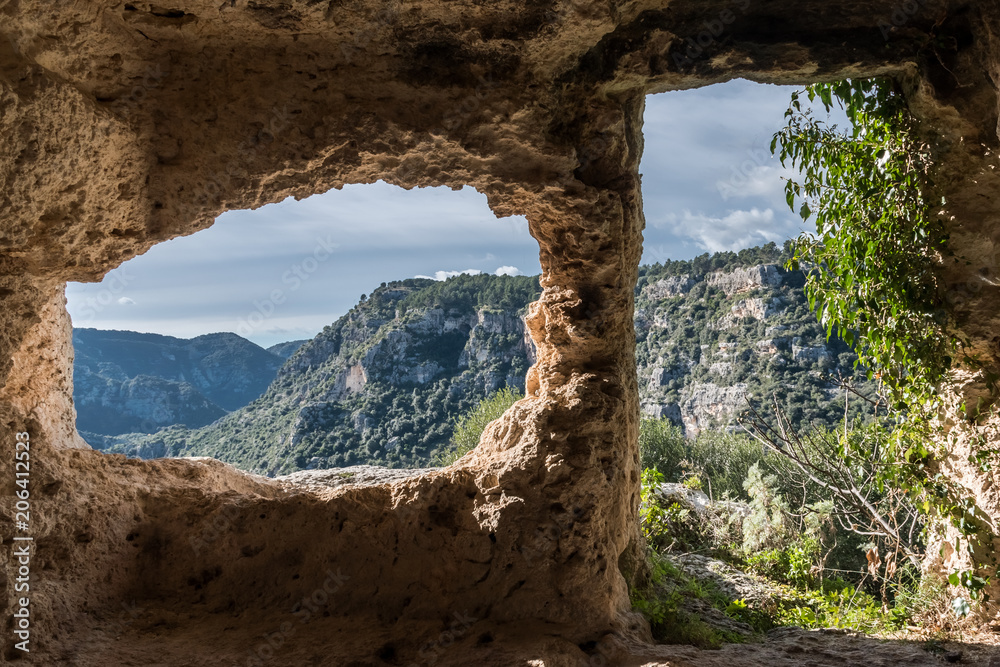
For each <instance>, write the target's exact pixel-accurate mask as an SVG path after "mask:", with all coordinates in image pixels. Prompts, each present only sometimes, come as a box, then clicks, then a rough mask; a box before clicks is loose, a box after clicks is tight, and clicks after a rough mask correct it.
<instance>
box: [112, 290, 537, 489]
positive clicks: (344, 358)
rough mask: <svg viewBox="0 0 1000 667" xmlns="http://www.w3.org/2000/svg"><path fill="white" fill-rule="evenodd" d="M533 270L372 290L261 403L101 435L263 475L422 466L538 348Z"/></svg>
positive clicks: (126, 449)
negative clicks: (532, 318)
mask: <svg viewBox="0 0 1000 667" xmlns="http://www.w3.org/2000/svg"><path fill="white" fill-rule="evenodd" d="M538 290H539V288H538V283H537V278H529V277H516V278H515V277H509V276H459V277H456V278H452V279H450V280H449V281H447V282H446V283H435V282H434V281H430V280H406V281H401V282H396V283H390V284H389V285H386V286H385V287H381V288H379V289H377V290H375V291H374V292H373V293H372V295H371V296H370V297H369V298H368V299H366V300H365V301H363V302H362V303H360V304H358V305H357V306H356V307H355V308H354V309H352V310H351V311H350V312H349V313H348V314H347V315H345V316H343V317H341V318H340V319H339V320H338V321H337V322H335V323H333V324H332V325H330V326H328V327H326V328H325V329H324V330H323V331H322V332H321V333H320V334H319V335H317V336H316V338H314V339H313V340H311V341H309V342H308V343H306V344H304V345H302V346H301V347H300V348H299V349H298V350H297V351H296V352H295V354H293V355H292V356H291V358H290V359H289V360H288V362H287V363H286V364H285V365H284V366H283V367H282V368H281V370H280V371H279V372H278V374H277V377H276V378H275V380H274V382H273V383H272V384H271V386H270V387H269V388H268V390H267V392H266V393H265V394H264V395H263V396H262V397H261V398H260V399H259V400H257V401H254V402H253V403H252V404H250V405H248V406H247V407H245V408H243V409H242V410H239V411H237V412H235V413H234V414H232V415H229V416H227V417H225V418H224V419H221V420H220V421H218V422H216V423H214V424H211V425H210V426H207V427H205V428H202V429H199V430H195V431H191V430H188V429H184V428H171V429H167V430H165V431H163V432H160V433H157V434H154V435H150V436H146V437H135V436H126V437H120V438H110V439H104V440H103V441H102V442H101V443H100V446H101V448H103V449H106V450H108V451H113V452H123V453H127V454H129V455H133V456H135V455H138V456H142V455H147V454H150V453H155V454H157V455H161V456H162V455H164V453H166V455H173V456H178V455H184V456H190V455H199V456H201V455H210V456H215V457H217V458H220V459H222V460H225V461H228V462H230V463H234V464H236V465H239V466H241V467H243V468H245V469H248V470H253V471H256V472H263V473H267V474H270V475H273V474H276V473H283V472H291V471H293V470H301V469H315V468H326V467H337V466H342V465H352V464H357V463H379V464H383V465H384V464H390V465H397V466H399V465H410V466H412V465H421V464H426V463H428V462H430V461H431V460H432V458H433V455H434V453H435V451H436V450H438V449H439V448H441V447H444V446H446V445H447V444H448V443H449V440H450V435H451V429H452V419H453V418H454V417H456V416H458V415H459V414H460V413H461V412H463V411H465V410H467V409H468V408H469V407H471V406H472V405H474V404H475V403H476V402H477V401H478V400H480V399H482V398H484V397H485V396H487V395H489V394H490V393H492V392H494V391H496V390H497V389H499V388H501V387H505V386H509V387H514V388H517V389H518V390H520V391H523V390H524V382H525V374H526V372H527V369H528V366H529V365H530V361H529V360H530V359H531V358H532V356H533V354H534V350H533V344H531V343H530V339H526V335H525V331H526V330H525V325H524V311H525V309H526V308H527V305H528V303H530V302H531V301H532V300H533V299H534V298H535V297H536V296H537V294H538Z"/></svg>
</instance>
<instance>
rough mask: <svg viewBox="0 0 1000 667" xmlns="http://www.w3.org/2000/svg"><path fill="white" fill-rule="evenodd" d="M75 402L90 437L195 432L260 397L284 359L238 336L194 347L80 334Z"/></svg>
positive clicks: (162, 339) (127, 334)
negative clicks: (175, 429)
mask: <svg viewBox="0 0 1000 667" xmlns="http://www.w3.org/2000/svg"><path fill="white" fill-rule="evenodd" d="M73 349H74V352H75V358H74V363H73V402H74V404H75V406H76V411H77V427H78V428H79V429H80V430H81V431H86V432H87V433H88V434H91V435H88V436H87V437H88V438H90V441H91V444H95V443H96V442H97V441H96V439H95V438H94V437H92V436H100V435H117V434H121V433H135V432H139V433H151V432H153V431H156V430H158V429H159V428H162V427H164V426H170V425H173V424H186V425H187V426H189V427H192V428H196V427H198V426H203V425H205V424H209V423H211V422H213V421H215V420H216V419H218V418H219V417H222V416H223V415H225V414H226V413H227V412H229V411H232V410H236V409H238V408H241V407H243V406H244V405H246V404H247V403H249V402H250V401H252V400H254V399H255V398H257V397H258V396H260V395H261V394H262V393H263V392H264V390H265V389H267V387H268V385H270V384H271V381H272V380H273V379H274V377H275V375H276V374H277V372H278V369H279V368H280V367H281V364H282V363H283V359H281V358H280V357H278V356H276V355H273V354H271V353H269V352H267V351H266V350H264V349H262V348H261V347H259V346H257V345H254V344H253V343H251V342H250V341H248V340H246V339H244V338H241V337H240V336H237V335H236V334H229V333H219V334H209V335H205V336H198V337H197V338H192V339H190V340H186V339H181V338H173V337H171V336H160V335H158V334H141V333H136V332H132V331H100V330H97V329H75V330H74V332H73Z"/></svg>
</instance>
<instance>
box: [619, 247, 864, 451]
mask: <svg viewBox="0 0 1000 667" xmlns="http://www.w3.org/2000/svg"><path fill="white" fill-rule="evenodd" d="M745 252H747V253H750V254H753V255H754V257H755V258H756V259H764V260H765V261H769V262H770V263H762V264H753V265H751V266H741V265H740V264H741V262H739V261H734V260H736V258H735V256H733V258H732V259H727V258H726V256H725V255H716V256H713V257H711V258H707V259H705V260H704V261H705V262H709V263H711V264H720V263H723V262H728V263H729V264H730V266H729V267H727V268H726V269H724V270H718V269H717V270H711V271H706V272H704V273H702V274H695V273H692V268H693V265H695V264H696V263H697V262H691V263H687V262H671V263H669V264H668V265H667V266H659V265H655V266H652V267H640V279H639V285H640V287H639V289H638V290H637V296H636V315H635V328H636V338H637V345H636V360H637V363H638V375H639V397H640V403H641V406H642V410H643V412H644V413H645V414H647V415H650V416H653V417H666V418H669V419H671V420H672V421H674V422H676V423H678V424H680V425H682V426H683V427H684V431H685V433H686V434H687V435H688V436H695V435H697V434H698V433H700V432H701V431H702V430H704V429H706V428H723V429H725V428H730V427H732V425H733V421H734V419H735V418H736V417H737V416H738V415H739V414H740V413H741V412H743V411H744V410H746V408H747V405H748V401H754V402H755V403H756V404H757V405H760V404H761V403H770V402H771V401H772V399H776V400H777V401H778V404H779V405H780V406H781V407H782V408H783V409H784V410H785V411H786V413H787V414H788V415H789V417H791V419H792V420H793V423H794V424H795V425H797V426H803V425H809V424H812V423H814V422H819V423H822V424H826V425H832V424H834V423H836V422H837V421H838V420H839V419H840V418H842V417H843V414H844V403H843V397H842V396H839V395H838V394H837V392H836V391H833V390H832V389H831V386H832V385H831V384H830V382H829V381H828V379H827V378H829V377H830V376H834V377H835V376H838V375H842V376H844V377H847V378H853V379H854V380H855V381H856V382H859V383H861V384H862V385H863V384H864V381H863V378H862V377H860V374H859V373H858V371H857V370H856V369H855V368H854V366H853V364H854V361H855V360H856V357H855V355H853V354H852V353H851V352H850V350H849V349H848V348H847V347H846V346H845V345H844V344H843V343H841V342H840V341H838V340H837V339H836V338H834V339H832V340H829V341H828V340H827V339H826V335H825V332H824V331H823V329H822V327H821V326H819V324H818V323H817V322H816V318H815V316H814V315H813V314H812V312H811V311H810V310H809V308H808V303H807V301H806V298H805V294H804V292H803V289H802V288H803V285H804V277H803V275H802V273H800V272H798V271H794V272H788V271H785V270H784V269H783V268H781V266H780V265H779V263H780V261H781V260H782V254H781V252H780V251H779V250H778V249H777V248H776V247H774V246H773V245H772V246H768V247H765V248H757V249H752V250H749V251H745ZM679 283H680V284H683V285H684V289H683V290H674V291H670V292H665V291H664V285H666V284H674V285H676V284H679Z"/></svg>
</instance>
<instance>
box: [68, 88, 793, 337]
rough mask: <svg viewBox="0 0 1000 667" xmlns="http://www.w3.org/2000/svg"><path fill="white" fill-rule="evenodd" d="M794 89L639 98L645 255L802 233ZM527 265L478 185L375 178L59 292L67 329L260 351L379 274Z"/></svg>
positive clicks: (313, 326)
mask: <svg viewBox="0 0 1000 667" xmlns="http://www.w3.org/2000/svg"><path fill="white" fill-rule="evenodd" d="M792 90H793V89H792V88H788V87H779V86H770V85H760V84H753V83H749V82H746V81H733V82H730V83H727V84H721V85H717V86H711V87H709V88H704V89H700V90H694V91H685V92H675V93H664V94H661V95H654V96H651V97H650V98H649V99H648V100H647V103H646V117H645V140H646V142H645V155H644V157H643V161H642V174H643V180H642V184H643V198H644V206H645V213H646V226H647V229H646V242H645V252H644V255H643V261H644V262H646V263H651V262H656V261H662V260H664V259H688V258H691V257H694V256H695V255H699V254H701V253H704V252H716V251H720V250H738V249H740V248H745V247H749V246H754V245H760V244H762V243H766V242H768V241H776V242H779V243H780V242H782V241H784V240H785V239H787V238H791V237H793V236H796V235H798V233H799V231H800V230H801V228H802V222H801V220H800V219H799V218H798V216H795V215H793V214H792V213H791V211H789V210H788V208H787V207H786V205H785V202H784V193H783V182H782V180H781V176H782V175H783V174H784V172H783V171H782V169H781V167H780V165H779V164H778V162H777V160H774V159H772V158H771V157H770V153H769V151H768V145H769V143H770V141H771V136H772V135H773V134H774V132H775V131H776V130H777V129H778V128H779V127H781V125H782V115H783V113H784V111H785V108H786V107H787V105H788V99H789V95H790V93H791V91H792ZM539 270H540V269H539V264H538V246H537V244H536V243H535V241H534V239H532V238H531V236H530V235H529V234H528V226H527V223H526V221H525V220H524V219H522V218H506V219H501V220H498V219H496V218H495V217H494V216H493V214H492V213H491V212H490V210H489V208H488V207H487V205H486V198H485V197H484V196H482V195H480V194H479V193H477V192H475V191H474V190H471V189H469V188H465V189H464V190H461V191H458V192H456V191H452V190H449V189H447V188H434V189H424V190H411V191H409V192H407V191H405V190H402V189H400V188H396V187H394V186H390V185H386V184H384V183H376V184H374V185H363V186H347V187H345V188H344V189H343V190H340V191H336V190H334V191H331V192H328V193H326V194H322V195H315V196H313V197H310V198H308V199H305V200H303V201H299V202H296V201H294V200H291V199H289V200H286V201H284V202H281V203H278V204H271V205H269V206H265V207H263V208H261V209H258V210H256V211H232V212H228V213H225V214H223V215H222V216H220V217H219V218H218V220H217V221H216V223H215V225H214V226H212V227H211V228H210V229H207V230H204V231H201V232H198V233H196V234H194V235H192V236H187V237H184V238H178V239H174V240H172V241H169V242H167V243H162V244H160V245H158V246H155V247H153V248H152V249H151V250H150V251H149V252H147V253H146V254H145V255H142V256H140V257H136V258H135V259H132V260H131V261H129V262H127V263H125V264H123V265H122V266H121V267H120V268H118V269H117V270H115V271H113V272H112V273H110V274H109V275H108V276H106V277H105V279H104V281H103V282H102V283H100V284H81V283H70V284H69V286H68V287H67V290H66V292H67V298H68V301H69V312H70V315H71V316H72V317H73V324H74V326H77V327H95V328H99V329H130V330H133V331H145V332H155V333H162V334H168V335H172V336H180V337H184V338H188V337H192V336H197V335H200V334H204V333H211V332H215V331H235V332H237V333H239V334H240V335H242V336H244V337H246V338H249V339H250V340H252V341H254V342H256V343H258V344H260V345H264V346H268V345H272V344H274V343H278V342H282V341H286V340H293V339H299V338H310V337H312V336H313V335H315V334H316V333H317V332H318V331H319V330H320V329H322V328H323V326H325V325H327V324H329V323H331V322H333V321H334V320H335V319H336V318H337V317H339V316H340V315H342V314H343V313H345V312H346V311H347V310H348V309H350V307H351V306H352V305H354V304H355V303H356V302H357V300H358V297H360V296H361V295H362V294H366V293H370V292H371V291H372V289H373V288H375V287H378V285H379V284H380V283H382V282H383V281H389V280H397V279H402V278H412V277H414V276H429V277H434V278H438V279H443V278H444V277H447V276H448V275H454V273H455V272H461V271H481V272H487V273H506V274H515V275H516V274H518V273H521V274H526V275H532V274H536V273H538V272H539Z"/></svg>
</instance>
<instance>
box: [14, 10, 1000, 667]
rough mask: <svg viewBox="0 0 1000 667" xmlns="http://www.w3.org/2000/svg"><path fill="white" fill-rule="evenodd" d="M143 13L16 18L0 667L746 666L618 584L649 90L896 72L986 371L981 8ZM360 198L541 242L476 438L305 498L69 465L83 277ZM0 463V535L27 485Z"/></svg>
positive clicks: (84, 459) (985, 48)
mask: <svg viewBox="0 0 1000 667" xmlns="http://www.w3.org/2000/svg"><path fill="white" fill-rule="evenodd" d="M158 3H165V4H152V3H149V2H144V1H140V0H133V1H131V2H121V1H119V0H88V1H83V0H5V1H3V2H2V3H0V32H2V33H3V37H4V39H0V179H2V190H0V202H2V207H3V218H2V221H0V253H2V255H0V319H2V324H0V421H2V424H0V442H2V443H3V449H2V452H3V456H4V457H6V458H5V461H8V462H9V461H11V460H12V457H13V443H14V439H15V435H14V434H15V433H16V432H27V433H29V434H30V439H31V443H32V448H31V457H32V459H31V465H32V468H31V475H32V477H31V487H30V488H31V494H32V495H31V502H32V517H31V528H30V534H32V535H33V536H34V538H35V542H34V552H33V553H34V556H33V560H32V578H31V609H32V619H33V621H32V622H33V625H32V635H31V636H32V640H31V641H32V643H31V651H32V652H31V654H30V655H29V656H25V655H24V654H23V653H20V652H18V651H15V650H14V649H13V648H12V647H11V645H10V644H11V642H10V641H9V637H10V636H11V635H10V634H9V632H8V631H9V629H10V626H9V625H7V624H8V623H9V622H10V620H11V612H12V609H13V607H12V605H13V604H14V600H15V598H16V597H17V596H16V595H15V593H14V591H13V586H14V582H15V577H16V570H15V567H16V566H15V563H14V561H13V560H12V559H11V544H10V541H9V540H8V539H5V542H4V544H3V546H2V549H3V553H4V554H5V559H4V561H3V568H4V569H3V572H4V575H3V577H0V582H2V583H3V585H4V588H5V593H4V595H3V597H2V599H0V618H3V623H4V625H3V628H4V640H5V644H4V659H5V660H8V661H15V660H30V661H34V662H36V664H67V665H108V664H117V665H154V664H164V665H213V666H215V665H220V664H276V665H375V664H400V665H411V664H424V665H430V664H435V665H445V664H454V665H467V664H482V665H515V664H520V665H547V666H552V665H579V664H594V665H596V664H698V663H699V661H704V663H705V664H709V663H710V664H715V663H716V662H718V661H719V660H723V659H726V658H728V660H727V662H726V663H725V664H736V663H735V662H733V661H732V658H731V657H730V656H714V657H710V656H701V657H699V654H697V652H693V651H686V652H682V653H683V655H682V654H681V653H678V652H677V650H676V649H672V650H667V649H663V648H657V647H652V646H649V645H648V643H647V640H648V630H647V629H646V628H645V626H644V624H643V622H642V621H641V620H640V619H638V618H637V617H636V616H635V615H634V614H633V613H632V612H631V611H630V610H629V603H628V597H627V592H626V579H627V578H628V577H633V576H638V574H637V573H639V568H638V566H637V562H638V561H637V559H636V554H637V553H638V547H639V544H638V538H637V533H636V528H635V525H636V512H637V504H638V490H639V469H638V453H637V448H636V438H637V423H638V415H639V406H638V399H637V391H636V378H635V365H634V362H633V354H632V349H633V344H634V332H633V328H632V305H633V292H632V290H633V285H634V284H635V280H636V273H637V270H636V267H637V264H638V261H639V257H640V254H641V240H642V235H641V232H642V227H643V215H642V204H641V194H640V178H639V174H638V163H639V158H640V155H641V152H642V134H641V120H642V110H643V100H644V97H645V95H647V94H649V93H654V92H663V91H668V90H680V89H685V88H694V87H698V86H704V85H708V84H711V83H716V82H721V81H725V80H728V79H731V78H734V77H746V78H750V79H753V80H756V81H761V82H781V83H804V82H811V81H819V80H832V79H838V78H843V77H852V76H861V75H875V74H893V75H896V76H898V77H900V78H901V79H903V80H905V81H906V83H907V86H908V90H909V91H910V95H911V98H912V101H913V107H914V109H915V111H916V112H917V114H918V115H919V117H920V118H921V120H922V121H923V122H924V124H925V128H924V129H925V131H926V133H927V135H928V136H929V137H931V138H933V139H934V141H935V150H936V152H937V154H938V155H939V157H940V159H941V165H942V167H941V171H940V173H939V174H938V183H939V185H940V186H941V187H942V189H943V193H944V194H945V195H946V196H947V197H948V201H949V205H948V211H947V213H948V215H949V218H948V219H949V225H950V227H951V229H952V230H953V238H954V239H955V241H956V243H957V244H958V245H959V246H960V251H961V252H967V253H971V254H974V255H975V262H974V264H973V265H972V268H971V269H970V268H969V267H968V266H966V265H963V266H962V267H957V266H956V268H954V269H953V273H954V275H953V276H952V280H953V282H954V283H955V284H956V285H969V284H971V283H969V280H970V277H971V279H974V280H975V281H976V282H975V285H976V290H975V291H971V290H967V291H968V292H969V296H968V297H966V301H964V302H963V304H964V305H963V308H965V309H967V310H968V313H969V315H968V317H967V318H966V323H967V325H968V327H967V331H968V333H969V335H970V336H971V337H972V338H974V340H975V341H976V344H978V345H980V346H981V348H982V350H983V352H984V354H986V355H988V359H989V360H994V359H995V358H996V356H997V355H998V354H1000V348H998V346H997V343H996V338H995V335H996V334H995V332H996V329H997V321H996V317H997V312H1000V311H998V309H997V308H996V305H997V301H998V300H997V298H996V290H995V288H994V285H995V282H994V280H993V277H995V276H996V275H997V273H998V269H997V259H998V258H997V253H996V250H994V248H995V243H996V242H995V241H994V240H993V239H994V238H995V235H996V234H997V230H1000V225H998V224H997V222H998V221H997V219H996V218H997V201H996V194H995V193H996V192H997V190H996V181H997V179H998V178H1000V177H998V175H997V174H996V173H995V172H994V170H993V167H994V166H995V156H994V152H995V150H996V147H997V143H998V142H997V134H996V126H997V123H996V121H997V99H996V90H995V82H996V79H997V76H998V74H1000V73H998V66H1000V54H998V48H997V47H998V45H997V41H996V39H997V37H996V33H997V30H998V28H1000V23H998V18H997V14H998V11H997V3H996V2H995V1H993V0H991V1H988V2H957V1H950V0H926V1H924V2H918V3H899V2H895V1H890V0H875V1H872V0H799V1H797V2H791V1H789V0H767V1H764V0H659V1H658V2H651V1H649V0H628V1H624V0H622V1H619V0H612V1H610V2H609V1H598V0H530V1H528V2H510V1H508V0H453V1H451V2H442V1H440V0H403V1H398V2H397V1H394V0H390V1H389V2H385V3H370V2H363V1H360V0H329V1H326V0H158ZM904 8H905V9H904ZM733 113H734V114H736V113H739V110H738V109H733ZM987 151H989V152H987ZM677 159H684V156H682V155H679V156H677ZM378 179H382V180H385V181H387V182H389V183H393V184H396V185H399V186H402V187H404V188H412V187H424V186H439V185H445V186H450V187H454V188H458V187H461V186H465V185H468V186H472V187H474V188H476V189H477V190H479V191H480V192H482V193H484V194H485V195H486V196H487V198H488V201H489V204H490V206H491V208H492V209H493V211H494V212H495V213H496V214H497V215H500V216H505V215H513V214H520V215H525V216H526V217H527V219H528V221H529V225H530V231H531V233H532V235H533V236H534V237H535V238H536V239H537V240H538V243H539V248H540V256H541V264H542V270H543V275H542V286H543V288H544V293H543V295H542V297H541V299H540V300H539V301H538V302H537V303H536V304H534V306H533V307H532V308H531V311H530V314H529V317H528V329H529V331H530V335H531V336H532V338H533V339H534V342H535V344H536V346H537V349H538V358H537V363H536V364H535V366H534V367H533V368H532V370H531V371H530V373H529V377H528V382H527V389H528V392H527V393H528V396H527V397H526V398H525V399H524V400H523V401H521V402H519V403H518V404H516V405H515V406H514V407H513V408H512V409H511V410H510V411H508V413H507V414H506V415H505V416H504V417H503V418H502V419H501V420H499V421H498V422H495V423H494V425H493V426H491V427H490V428H489V429H488V430H487V432H486V433H485V434H484V437H483V441H482V443H481V445H480V447H479V448H478V449H477V450H476V451H475V452H474V453H473V454H471V455H469V456H467V457H466V458H464V459H462V460H461V461H459V462H458V463H457V464H455V465H453V466H451V467H449V468H447V469H443V470H441V471H438V472H430V473H427V474H423V475H419V476H417V477H412V478H407V479H402V480H398V481H392V482H389V481H387V482H384V483H378V484H368V485H347V486H340V487H337V488H330V489H327V490H323V489H317V488H315V487H304V488H297V487H295V486H294V485H289V484H287V483H279V482H275V481H269V480H266V479H263V478H257V477H252V476H249V475H246V474H242V473H240V472H238V471H236V470H234V469H232V468H229V467H227V466H224V465H222V464H220V463H217V462H213V461H211V460H159V461H145V462H143V461H127V460H125V459H124V458H121V457H117V456H104V455H101V454H99V453H97V452H94V451H91V450H89V449H88V448H86V446H85V444H84V443H83V442H82V441H81V440H80V438H79V437H78V436H77V435H76V433H75V429H74V424H73V421H74V413H73V407H72V403H71V400H70V396H71V387H70V382H71V356H72V352H71V347H70V327H69V321H68V317H67V315H66V313H65V308H64V297H63V285H64V283H65V282H66V281H68V280H84V281H87V280H98V279H100V278H101V276H103V275H104V274H105V273H106V272H108V271H109V270H111V269H113V268H115V267H116V266H118V265H119V264H120V263H121V262H123V261H124V260H126V259H129V258H131V257H134V256H135V255H137V254H140V253H142V252H145V251H146V250H148V249H149V248H150V247H151V246H152V245H154V244H155V243H158V242H160V241H164V240H167V239H170V238H173V237H176V236H178V235H183V234H190V233H192V232H195V231H197V230H199V229H203V228H205V227H207V226H209V225H210V224H211V223H212V221H213V220H214V218H215V217H216V216H217V215H218V214H219V213H221V212H223V211H225V210H229V209H239V208H251V207H258V206H261V205H263V204H266V203H269V202H275V201H279V200H281V199H283V198H285V197H287V196H296V197H304V196H307V195H310V194H313V193H317V192H323V191H326V190H329V189H330V188H335V187H340V186H342V185H344V184H347V183H370V182H373V181H375V180H378ZM333 231H334V232H335V230H333ZM976 272H978V273H976ZM977 275H981V276H983V277H984V278H989V280H983V281H979V279H978V278H975V276H977ZM956 465H957V466H959V467H960V466H961V462H960V461H959V462H957V463H956ZM0 469H2V471H3V472H2V475H3V478H2V479H3V484H2V493H3V495H2V508H3V514H2V517H0V526H2V534H3V536H4V537H5V538H6V537H7V536H10V535H11V534H12V533H14V532H15V531H14V526H13V524H12V521H13V510H14V507H13V505H14V502H15V499H16V498H15V496H14V492H15V490H16V487H15V486H14V482H13V474H12V467H11V466H10V465H9V463H7V462H5V463H4V465H3V466H2V467H0ZM962 474H965V473H962ZM967 477H968V480H967V481H968V483H969V484H970V485H971V486H974V487H975V486H976V485H977V484H978V485H979V486H978V487H976V488H979V489H980V490H982V489H988V488H989V487H990V486H991V485H992V478H989V479H987V478H986V477H984V476H983V475H982V474H979V475H978V476H977V475H976V473H975V471H972V472H968V471H967ZM984 493H985V491H984ZM987 495H988V494H987ZM989 498H990V499H992V498H994V496H992V495H990V496H989ZM987 504H988V508H987V509H988V512H989V513H990V516H992V517H1000V503H998V502H993V500H990V501H989V503H987ZM796 660H799V658H798V657H796ZM254 661H257V662H254ZM767 662H768V664H779V661H777V660H775V659H768V660H767ZM743 664H750V663H749V662H745V663H743ZM796 664H798V663H796ZM816 664H819V663H816ZM823 664H826V663H823ZM872 664H874V663H872Z"/></svg>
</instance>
